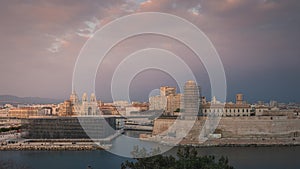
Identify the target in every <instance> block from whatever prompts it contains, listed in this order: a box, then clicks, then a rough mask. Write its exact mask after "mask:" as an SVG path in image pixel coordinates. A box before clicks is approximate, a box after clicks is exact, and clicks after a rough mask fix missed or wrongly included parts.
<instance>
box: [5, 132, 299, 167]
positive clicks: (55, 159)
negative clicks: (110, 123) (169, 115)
mask: <svg viewBox="0 0 300 169" xmlns="http://www.w3.org/2000/svg"><path fill="white" fill-rule="evenodd" d="M126 135H128V136H131V137H137V136H138V135H139V133H135V132H128V133H126ZM115 141H116V142H122V143H124V144H129V143H127V142H128V140H126V139H125V140H124V139H123V140H120V139H116V140H115ZM123 148H124V146H123V147H122V148H121V149H123ZM125 148H127V149H128V148H130V147H128V146H127V147H125ZM176 151H177V150H176V148H174V149H171V150H170V151H168V152H167V154H174V155H176ZM198 151H199V154H201V155H215V156H216V157H217V158H219V157H221V156H227V157H228V159H229V162H230V164H231V165H233V166H234V167H235V168H236V169H299V168H300V160H299V157H300V147H212V148H198ZM1 160H10V161H12V162H13V163H17V164H18V165H25V166H27V167H29V168H31V169H86V168H87V166H92V168H93V169H119V168H120V166H121V163H122V162H124V161H126V160H132V159H130V158H125V157H120V156H117V155H114V154H111V153H109V152H107V151H101V150H99V151H62V152H58V151H50V152H46V151H0V161H1Z"/></svg>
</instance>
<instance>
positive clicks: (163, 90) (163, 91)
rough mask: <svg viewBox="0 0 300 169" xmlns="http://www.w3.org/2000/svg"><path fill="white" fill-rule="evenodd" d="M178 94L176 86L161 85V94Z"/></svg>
mask: <svg viewBox="0 0 300 169" xmlns="http://www.w3.org/2000/svg"><path fill="white" fill-rule="evenodd" d="M175 94H176V87H169V86H162V87H160V95H161V96H169V95H175Z"/></svg>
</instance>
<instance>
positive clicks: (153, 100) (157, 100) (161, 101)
mask: <svg viewBox="0 0 300 169" xmlns="http://www.w3.org/2000/svg"><path fill="white" fill-rule="evenodd" d="M149 103H150V106H149V109H150V110H166V107H167V97H166V96H152V97H150V98H149Z"/></svg>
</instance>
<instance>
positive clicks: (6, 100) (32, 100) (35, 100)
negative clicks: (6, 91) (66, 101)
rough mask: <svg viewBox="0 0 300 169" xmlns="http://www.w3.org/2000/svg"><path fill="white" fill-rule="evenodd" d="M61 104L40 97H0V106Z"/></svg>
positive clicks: (56, 100)
mask: <svg viewBox="0 0 300 169" xmlns="http://www.w3.org/2000/svg"><path fill="white" fill-rule="evenodd" d="M60 102H62V100H58V99H49V98H40V97H18V96H12V95H0V105H5V104H12V105H18V104H51V103H53V104H57V103H60Z"/></svg>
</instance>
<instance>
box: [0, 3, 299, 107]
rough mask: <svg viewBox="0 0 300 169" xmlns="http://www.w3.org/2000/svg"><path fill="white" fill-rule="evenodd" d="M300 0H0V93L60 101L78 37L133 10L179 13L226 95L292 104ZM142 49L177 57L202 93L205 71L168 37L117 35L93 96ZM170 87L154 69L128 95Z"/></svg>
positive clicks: (105, 91) (206, 90) (105, 96)
mask: <svg viewBox="0 0 300 169" xmlns="http://www.w3.org/2000/svg"><path fill="white" fill-rule="evenodd" d="M299 9H300V2H299V1H298V0H188V1H183V0H98V1H97V0H86V1H83V0H9V1H8V0H7V1H1V2H0V22H1V24H0V37H1V39H0V58H1V62H0V63H1V65H0V76H1V81H0V94H12V95H17V96H39V97H47V98H59V99H66V98H67V97H68V96H69V94H70V93H71V91H72V74H73V69H74V65H75V62H76V59H77V57H78V54H79V52H80V50H81V48H82V47H83V45H84V44H85V42H86V41H87V40H88V39H89V38H90V37H91V36H92V35H93V33H95V31H96V30H98V29H99V28H101V27H103V25H105V24H107V23H109V22H110V21H112V20H114V19H116V18H119V17H121V16H125V15H129V14H132V13H138V12H164V13H170V14H173V15H177V16H179V17H182V18H185V19H187V20H188V21H190V22H191V23H193V24H195V25H196V26H198V27H199V28H200V29H201V30H202V31H203V32H204V33H205V34H206V35H207V36H208V37H209V39H210V40H211V41H212V43H213V44H214V46H215V48H216V49H217V51H218V53H219V55H220V57H221V60H222V62H223V65H224V68H225V73H226V78H227V85H228V99H229V100H233V98H234V95H235V93H241V92H242V93H244V94H245V97H246V99H247V100H249V101H250V102H253V101H257V100H264V101H268V100H278V101H283V102H288V101H294V102H300V88H299V87H300V78H299V76H300V66H299V63H300V49H299V47H300V32H299V30H300V13H299ZM147 47H157V48H163V49H167V50H170V51H172V52H174V53H175V54H177V55H179V56H180V57H182V58H183V59H184V60H185V61H186V63H187V64H188V65H189V66H190V67H191V69H192V70H193V72H194V73H195V75H196V78H197V81H198V83H199V84H200V85H201V86H202V90H203V94H204V95H207V96H208V97H210V84H209V79H208V75H207V72H206V70H205V69H204V67H203V65H202V63H201V61H199V60H197V59H196V57H195V56H194V54H193V52H191V51H190V50H189V49H187V48H186V47H185V46H184V45H182V44H181V43H179V42H176V41H174V40H173V39H170V38H167V37H161V36H158V35H144V36H137V37H133V38H129V39H126V40H124V41H123V42H122V43H120V44H118V45H117V46H115V48H113V49H112V50H111V51H110V53H109V54H108V55H107V56H106V58H105V60H104V62H103V64H102V65H101V66H100V68H99V70H98V73H97V80H96V94H97V96H98V98H100V99H102V100H107V101H108V100H110V99H111V97H110V81H111V78H112V74H113V72H114V70H115V68H116V66H117V65H118V64H119V63H120V62H121V60H122V58H124V57H126V56H127V55H129V54H130V53H132V52H134V51H136V50H138V49H142V48H147ZM161 85H170V86H175V85H176V83H175V82H174V80H173V79H172V78H171V77H170V76H169V75H167V74H165V73H162V72H160V71H157V70H149V71H145V72H142V73H140V74H138V75H137V76H136V78H135V79H134V80H133V81H132V83H131V87H130V95H131V98H132V100H142V101H144V100H147V97H148V94H149V92H150V91H151V90H153V89H155V88H158V87H159V86H161Z"/></svg>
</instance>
